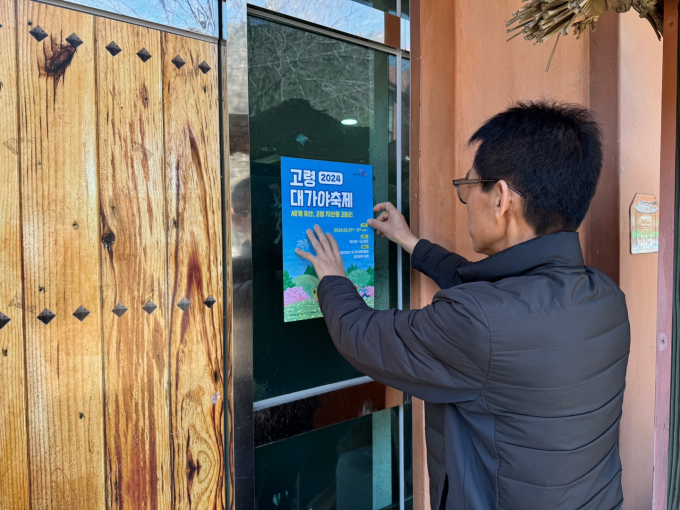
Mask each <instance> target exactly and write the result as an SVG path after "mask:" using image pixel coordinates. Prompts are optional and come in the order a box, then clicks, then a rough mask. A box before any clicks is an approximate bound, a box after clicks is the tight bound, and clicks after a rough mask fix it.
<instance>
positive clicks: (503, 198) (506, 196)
mask: <svg viewBox="0 0 680 510" xmlns="http://www.w3.org/2000/svg"><path fill="white" fill-rule="evenodd" d="M494 194H495V195H496V198H495V205H496V214H497V215H498V216H502V215H503V214H506V213H507V212H508V211H509V210H510V205H511V204H512V195H511V192H510V188H508V183H507V182H505V181H503V180H501V181H498V182H497V183H496V184H495V186H494Z"/></svg>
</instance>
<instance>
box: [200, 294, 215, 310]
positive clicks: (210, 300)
mask: <svg viewBox="0 0 680 510" xmlns="http://www.w3.org/2000/svg"><path fill="white" fill-rule="evenodd" d="M215 303H217V299H215V298H214V297H212V296H208V297H207V298H205V301H203V304H204V305H205V306H207V307H208V308H212V307H213V305H214V304H215Z"/></svg>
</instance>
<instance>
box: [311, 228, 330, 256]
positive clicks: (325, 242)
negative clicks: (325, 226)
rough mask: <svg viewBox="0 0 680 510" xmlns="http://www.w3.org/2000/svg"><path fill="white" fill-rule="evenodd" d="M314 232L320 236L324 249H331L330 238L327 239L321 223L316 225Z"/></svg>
mask: <svg viewBox="0 0 680 510" xmlns="http://www.w3.org/2000/svg"><path fill="white" fill-rule="evenodd" d="M314 232H315V233H316V235H317V237H318V238H319V243H321V246H323V249H324V251H328V250H329V249H330V246H328V239H326V236H325V235H324V233H323V230H321V227H320V226H319V225H314Z"/></svg>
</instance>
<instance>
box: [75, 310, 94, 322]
mask: <svg viewBox="0 0 680 510" xmlns="http://www.w3.org/2000/svg"><path fill="white" fill-rule="evenodd" d="M88 315H90V311H89V310H88V309H87V308H85V307H84V306H79V307H78V309H77V310H76V311H75V312H73V316H74V317H75V318H76V319H78V320H79V321H80V322H83V321H84V320H85V317H87V316H88Z"/></svg>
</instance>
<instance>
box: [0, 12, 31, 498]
mask: <svg viewBox="0 0 680 510" xmlns="http://www.w3.org/2000/svg"><path fill="white" fill-rule="evenodd" d="M15 5H16V4H15V3H14V2H2V3H0V25H2V28H0V182H1V183H2V186H3V190H2V192H0V313H2V314H4V315H6V316H7V317H9V318H10V322H9V323H7V324H6V325H5V326H4V327H3V325H2V324H3V323H2V322H0V328H1V329H0V452H2V454H0V510H15V509H17V510H20V509H27V508H28V451H27V443H26V441H27V438H26V405H25V398H26V388H25V384H26V375H25V373H24V329H23V310H22V303H23V290H22V275H21V254H22V250H21V225H20V209H19V207H20V192H19V132H18V126H17V75H16V70H17V61H16V12H15Z"/></svg>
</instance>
